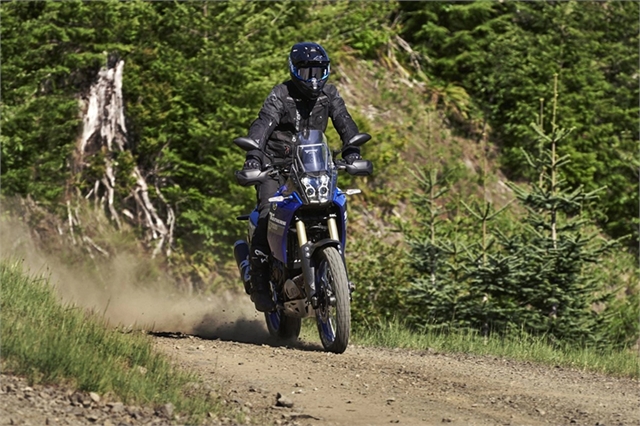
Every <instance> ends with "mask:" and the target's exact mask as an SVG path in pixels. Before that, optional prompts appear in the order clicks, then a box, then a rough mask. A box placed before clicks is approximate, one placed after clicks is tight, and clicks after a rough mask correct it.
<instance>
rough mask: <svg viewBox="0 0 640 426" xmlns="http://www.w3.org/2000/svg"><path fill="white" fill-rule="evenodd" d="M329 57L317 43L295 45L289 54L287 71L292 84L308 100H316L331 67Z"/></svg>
mask: <svg viewBox="0 0 640 426" xmlns="http://www.w3.org/2000/svg"><path fill="white" fill-rule="evenodd" d="M329 62H330V61H329V55H327V52H325V50H324V49H323V48H322V46H320V45H319V44H317V43H309V42H304V43H297V44H294V45H293V47H292V48H291V53H289V71H290V74H291V80H292V81H293V84H294V85H295V86H296V87H297V88H298V90H300V92H301V93H302V94H303V95H304V96H305V97H307V98H309V99H317V98H318V96H319V95H320V92H322V89H323V88H324V85H325V83H326V82H327V79H328V78H329V74H330V72H331V67H330V66H329Z"/></svg>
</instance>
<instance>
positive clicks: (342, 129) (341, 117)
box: [243, 42, 362, 312]
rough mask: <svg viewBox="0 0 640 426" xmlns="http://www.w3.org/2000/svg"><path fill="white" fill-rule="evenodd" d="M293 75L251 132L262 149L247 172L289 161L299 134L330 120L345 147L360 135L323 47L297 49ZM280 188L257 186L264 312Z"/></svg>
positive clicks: (257, 291) (351, 156) (256, 253)
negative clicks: (272, 215)
mask: <svg viewBox="0 0 640 426" xmlns="http://www.w3.org/2000/svg"><path fill="white" fill-rule="evenodd" d="M289 71H290V79H289V80H287V81H285V82H284V83H281V84H278V85H277V86H275V87H274V88H273V89H272V90H271V93H270V94H269V96H268V97H267V99H266V100H265V102H264V105H263V106H262V109H261V110H260V112H259V113H258V118H257V119H256V120H255V121H254V122H253V123H252V124H251V126H250V128H249V135H248V136H249V138H251V139H254V140H255V141H256V142H257V143H258V146H259V147H260V149H257V150H252V151H249V152H247V155H246V161H245V163H244V166H243V169H244V170H247V169H263V168H264V167H266V166H267V165H270V164H278V165H279V164H286V162H287V160H288V161H291V151H292V144H293V143H294V142H295V140H294V139H295V135H296V134H297V133H298V132H301V131H304V130H321V131H322V132H324V131H325V130H326V128H327V123H328V121H329V118H331V121H332V122H333V125H334V127H335V128H336V130H337V132H338V134H339V135H340V138H341V139H342V142H343V144H345V143H347V141H349V140H350V139H351V138H352V137H353V136H355V135H356V134H358V133H359V132H358V126H357V125H356V123H355V122H354V121H353V119H352V118H351V115H349V112H348V111H347V108H346V106H345V104H344V101H343V100H342V98H341V97H340V95H339V94H338V90H337V89H336V87H335V86H334V85H332V84H327V80H328V78H329V74H330V71H331V69H330V61H329V56H328V55H327V52H326V51H325V50H324V49H323V48H322V46H320V45H319V44H317V43H310V42H304V43H297V44H295V45H294V46H293V47H292V48H291V52H290V53H289ZM342 158H343V159H344V160H345V161H346V162H347V163H349V164H351V163H353V161H355V160H360V159H362V157H361V156H360V148H359V147H353V146H352V147H349V148H347V149H345V150H344V151H343V152H342ZM282 184H283V182H278V180H277V179H275V178H274V179H268V180H266V181H264V182H263V183H261V184H260V185H257V186H256V191H257V197H258V202H259V205H258V210H259V211H260V216H259V219H258V224H257V227H256V229H255V231H254V234H253V237H252V239H251V248H250V255H249V263H250V270H251V301H252V302H253V303H254V304H255V307H256V310H258V311H260V312H269V311H271V310H272V309H273V307H274V306H273V300H272V299H271V296H270V293H269V276H270V270H269V263H268V257H269V252H270V250H269V243H268V240H267V221H268V217H267V216H268V214H269V207H270V203H269V198H270V197H272V196H273V194H275V192H276V191H277V190H278V188H279V187H280V186H281V185H282Z"/></svg>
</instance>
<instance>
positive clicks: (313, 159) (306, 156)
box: [296, 144, 331, 173]
mask: <svg viewBox="0 0 640 426" xmlns="http://www.w3.org/2000/svg"><path fill="white" fill-rule="evenodd" d="M296 155H297V160H298V165H299V166H300V169H301V170H300V171H301V172H302V173H317V172H324V171H327V170H329V164H330V161H331V156H330V153H329V148H328V147H327V145H326V144H309V145H298V151H297V153H296Z"/></svg>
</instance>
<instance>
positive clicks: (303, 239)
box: [296, 217, 342, 309]
mask: <svg viewBox="0 0 640 426" xmlns="http://www.w3.org/2000/svg"><path fill="white" fill-rule="evenodd" d="M327 227H328V228H329V238H328V239H326V240H322V241H318V242H317V243H313V242H309V240H308V239H307V229H306V227H305V225H304V222H303V221H301V220H297V221H296V231H297V234H298V244H299V246H300V263H301V265H302V274H303V276H304V283H305V290H306V292H307V295H308V298H309V300H310V301H311V306H312V307H313V308H314V309H316V308H317V307H318V296H317V295H316V280H315V266H314V265H312V262H311V258H312V257H313V252H314V251H315V249H317V248H320V247H324V246H326V245H332V246H336V247H337V248H338V250H339V251H340V252H342V248H341V247H340V235H339V233H338V224H337V223H336V218H335V217H329V219H327Z"/></svg>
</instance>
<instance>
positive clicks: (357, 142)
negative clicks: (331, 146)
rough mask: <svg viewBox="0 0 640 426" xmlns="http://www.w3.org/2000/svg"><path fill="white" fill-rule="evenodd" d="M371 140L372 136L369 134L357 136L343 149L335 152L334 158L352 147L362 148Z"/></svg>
mask: <svg viewBox="0 0 640 426" xmlns="http://www.w3.org/2000/svg"><path fill="white" fill-rule="evenodd" d="M370 140H371V135H370V134H369V133H358V134H356V135H355V136H353V137H352V138H351V139H349V141H347V143H345V144H344V146H343V147H342V149H339V150H337V151H333V156H334V157H335V156H337V155H338V154H340V153H341V152H343V151H344V150H345V149H347V148H349V147H350V146H362V145H364V144H365V143H367V142H369V141H370Z"/></svg>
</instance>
